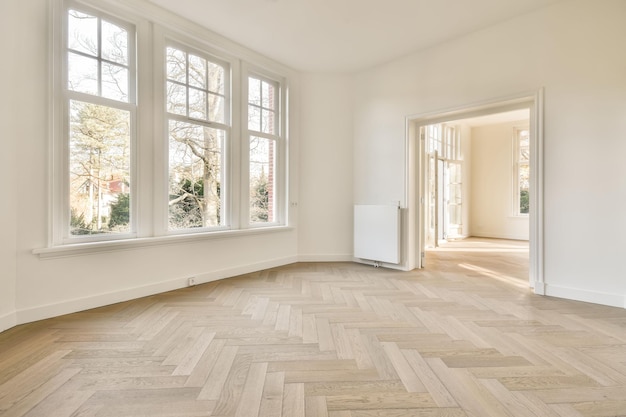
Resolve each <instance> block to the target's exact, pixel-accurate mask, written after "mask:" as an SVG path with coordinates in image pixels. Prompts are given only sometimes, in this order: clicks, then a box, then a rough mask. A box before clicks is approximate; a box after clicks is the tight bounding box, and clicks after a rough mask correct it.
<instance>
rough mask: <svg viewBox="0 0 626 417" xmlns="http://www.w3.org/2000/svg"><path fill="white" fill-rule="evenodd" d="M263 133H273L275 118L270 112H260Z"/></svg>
mask: <svg viewBox="0 0 626 417" xmlns="http://www.w3.org/2000/svg"><path fill="white" fill-rule="evenodd" d="M261 114H262V123H263V133H270V134H274V133H276V132H275V126H274V125H275V124H276V123H275V116H276V114H275V113H274V112H273V111H270V110H262V112H261Z"/></svg>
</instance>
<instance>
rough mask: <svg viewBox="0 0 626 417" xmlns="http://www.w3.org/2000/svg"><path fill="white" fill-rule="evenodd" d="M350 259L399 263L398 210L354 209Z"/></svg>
mask: <svg viewBox="0 0 626 417" xmlns="http://www.w3.org/2000/svg"><path fill="white" fill-rule="evenodd" d="M354 257H355V258H361V259H367V260H371V261H376V262H387V263H392V264H399V263H400V207H398V206H395V205H356V206H354Z"/></svg>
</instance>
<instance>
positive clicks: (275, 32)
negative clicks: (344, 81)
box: [149, 0, 561, 72]
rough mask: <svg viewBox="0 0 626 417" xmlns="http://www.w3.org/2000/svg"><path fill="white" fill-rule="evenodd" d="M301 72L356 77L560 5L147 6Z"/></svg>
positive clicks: (495, 1) (472, 0)
mask: <svg viewBox="0 0 626 417" xmlns="http://www.w3.org/2000/svg"><path fill="white" fill-rule="evenodd" d="M149 1H151V2H152V3H154V4H157V5H159V6H161V7H163V8H165V9H168V10H171V11H172V12H174V13H176V14H179V15H181V16H183V17H186V18H187V19H189V20H191V21H194V22H196V23H199V24H200V25H202V26H204V27H207V28H209V29H211V30H212V31H214V32H216V33H218V34H220V35H222V36H225V37H227V38H229V39H231V40H233V41H235V42H238V43H240V44H242V45H244V46H246V47H248V48H250V49H252V50H254V51H256V52H259V53H261V54H263V55H265V56H267V57H270V58H273V59H274V60H276V61H278V62H281V63H283V64H285V65H288V66H290V67H292V68H294V69H297V70H300V71H309V72H353V71H358V70H361V69H365V68H368V67H371V66H374V65H377V64H381V63H384V62H387V61H390V60H392V59H395V58H398V57H401V56H404V55H407V54H409V53H411V52H414V51H417V50H419V49H423V48H427V47H429V46H432V45H436V44H438V43H441V42H443V41H446V40H449V39H452V38H455V37H458V36H462V35H464V34H467V33H471V32H474V31H476V30H480V29H482V28H485V27H488V26H491V25H493V24H496V23H498V22H501V21H503V20H507V19H510V18H512V17H514V16H517V15H520V14H524V13H528V12H531V11H533V10H536V9H538V8H541V7H545V6H547V5H550V4H553V3H557V2H559V1H561V0H149Z"/></svg>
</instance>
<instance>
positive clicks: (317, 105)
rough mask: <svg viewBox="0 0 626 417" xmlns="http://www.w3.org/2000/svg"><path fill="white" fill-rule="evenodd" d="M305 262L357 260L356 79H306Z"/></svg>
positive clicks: (301, 233)
mask: <svg viewBox="0 0 626 417" xmlns="http://www.w3.org/2000/svg"><path fill="white" fill-rule="evenodd" d="M300 85H301V106H300V115H301V119H302V122H301V124H300V128H301V138H300V187H299V210H298V216H299V218H298V250H299V253H300V256H299V259H301V260H306V261H328V260H341V261H350V260H352V229H353V224H352V223H353V222H352V215H353V214H352V212H353V201H352V188H353V178H352V149H353V148H352V77H351V76H348V75H329V74H324V75H321V74H305V75H303V76H301V77H300Z"/></svg>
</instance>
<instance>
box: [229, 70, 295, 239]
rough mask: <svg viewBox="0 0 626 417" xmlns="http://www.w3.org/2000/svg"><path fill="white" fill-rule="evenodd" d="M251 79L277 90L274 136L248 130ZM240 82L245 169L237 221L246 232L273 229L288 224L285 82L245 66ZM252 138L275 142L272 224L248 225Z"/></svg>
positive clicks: (251, 223)
mask: <svg viewBox="0 0 626 417" xmlns="http://www.w3.org/2000/svg"><path fill="white" fill-rule="evenodd" d="M250 77H252V78H256V79H260V80H261V81H265V82H268V83H271V84H274V86H275V87H276V88H277V90H278V93H277V96H278V97H277V98H278V106H277V109H276V116H277V118H278V123H277V126H276V127H277V131H276V133H275V134H267V133H262V132H258V131H254V130H250V129H249V126H248V94H249V82H248V81H249V79H250ZM242 80H244V82H243V84H244V85H245V88H244V89H243V90H244V91H243V94H242V114H243V115H244V117H243V120H244V121H245V122H244V124H243V129H244V134H243V135H242V137H243V138H244V139H243V140H242V155H243V156H242V161H243V162H244V166H245V170H242V171H245V173H244V174H243V175H244V185H243V186H242V190H241V201H242V202H244V204H243V205H242V207H241V211H240V213H241V217H240V221H241V224H242V225H245V227H247V228H251V229H255V228H264V227H274V226H281V225H286V224H287V207H286V205H287V203H286V201H287V162H286V161H287V152H288V141H287V135H286V132H287V111H286V109H287V82H286V80H285V78H284V77H280V76H278V75H276V74H272V73H271V72H268V71H265V70H263V69H261V68H257V67H253V66H248V65H244V67H243V71H242ZM252 137H260V138H264V139H269V140H274V141H275V142H276V154H275V155H274V159H275V165H276V168H275V173H274V175H275V192H276V198H275V207H274V208H275V211H274V213H275V219H274V221H273V222H256V223H255V222H251V221H250V181H249V172H250V168H249V167H250V139H251V138H252Z"/></svg>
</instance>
